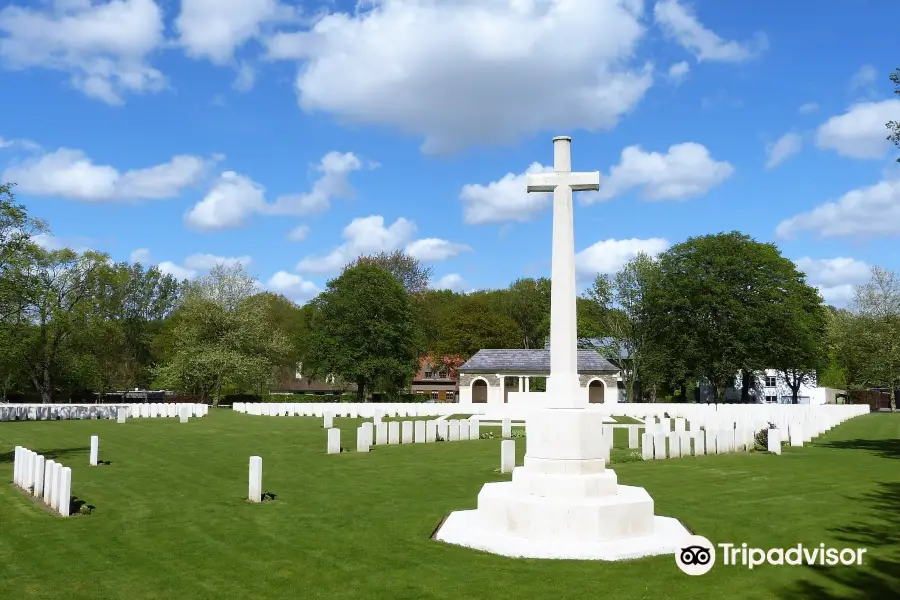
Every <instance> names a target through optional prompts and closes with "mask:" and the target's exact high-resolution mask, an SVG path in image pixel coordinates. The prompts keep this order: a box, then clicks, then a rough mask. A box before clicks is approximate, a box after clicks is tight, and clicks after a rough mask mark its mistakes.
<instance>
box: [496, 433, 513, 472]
mask: <svg viewBox="0 0 900 600" xmlns="http://www.w3.org/2000/svg"><path fill="white" fill-rule="evenodd" d="M514 468H516V441H515V440H503V441H502V442H500V472H501V473H512V471H513V469H514Z"/></svg>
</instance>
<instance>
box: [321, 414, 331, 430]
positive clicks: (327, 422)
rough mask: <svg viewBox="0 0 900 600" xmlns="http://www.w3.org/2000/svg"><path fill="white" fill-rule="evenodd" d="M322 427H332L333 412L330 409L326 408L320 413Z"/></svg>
mask: <svg viewBox="0 0 900 600" xmlns="http://www.w3.org/2000/svg"><path fill="white" fill-rule="evenodd" d="M322 427H324V428H325V429H331V428H332V427H334V413H333V412H331V411H330V410H326V411H325V412H324V413H322Z"/></svg>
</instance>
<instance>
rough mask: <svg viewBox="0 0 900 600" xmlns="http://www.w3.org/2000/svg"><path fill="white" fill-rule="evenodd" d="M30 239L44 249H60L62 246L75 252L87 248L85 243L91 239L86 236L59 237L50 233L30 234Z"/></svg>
mask: <svg viewBox="0 0 900 600" xmlns="http://www.w3.org/2000/svg"><path fill="white" fill-rule="evenodd" d="M31 241H32V242H34V243H35V244H37V245H38V246H40V247H41V248H43V249H44V250H62V249H63V248H69V249H71V250H74V251H75V252H84V251H86V250H88V247H87V244H89V243H91V240H89V239H87V238H61V237H57V236H55V235H53V234H52V233H36V234H34V235H33V236H31Z"/></svg>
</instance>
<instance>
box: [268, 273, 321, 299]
mask: <svg viewBox="0 0 900 600" xmlns="http://www.w3.org/2000/svg"><path fill="white" fill-rule="evenodd" d="M265 287H266V288H267V289H269V290H270V291H273V292H275V293H277V294H282V295H284V296H285V297H286V298H289V299H291V300H293V301H294V302H297V303H300V304H302V303H304V302H306V301H308V300H309V299H310V298H313V297H314V296H316V295H317V294H319V292H321V291H322V290H320V289H319V288H318V287H317V286H316V284H314V283H313V282H311V281H307V280H305V279H303V277H301V276H300V275H295V274H293V273H288V272H287V271H278V272H277V273H275V274H274V275H272V277H271V278H270V279H269V281H268V283H266V286H265Z"/></svg>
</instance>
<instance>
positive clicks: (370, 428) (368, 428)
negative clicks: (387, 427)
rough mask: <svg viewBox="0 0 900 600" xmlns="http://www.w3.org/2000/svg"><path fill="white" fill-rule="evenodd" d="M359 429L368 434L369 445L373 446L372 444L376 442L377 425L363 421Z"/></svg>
mask: <svg viewBox="0 0 900 600" xmlns="http://www.w3.org/2000/svg"><path fill="white" fill-rule="evenodd" d="M359 427H360V429H362V430H363V432H364V433H365V434H366V439H368V440H369V445H370V446H371V445H372V442H374V441H375V425H374V424H373V423H372V421H363V423H362V425H360V426H359Z"/></svg>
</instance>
